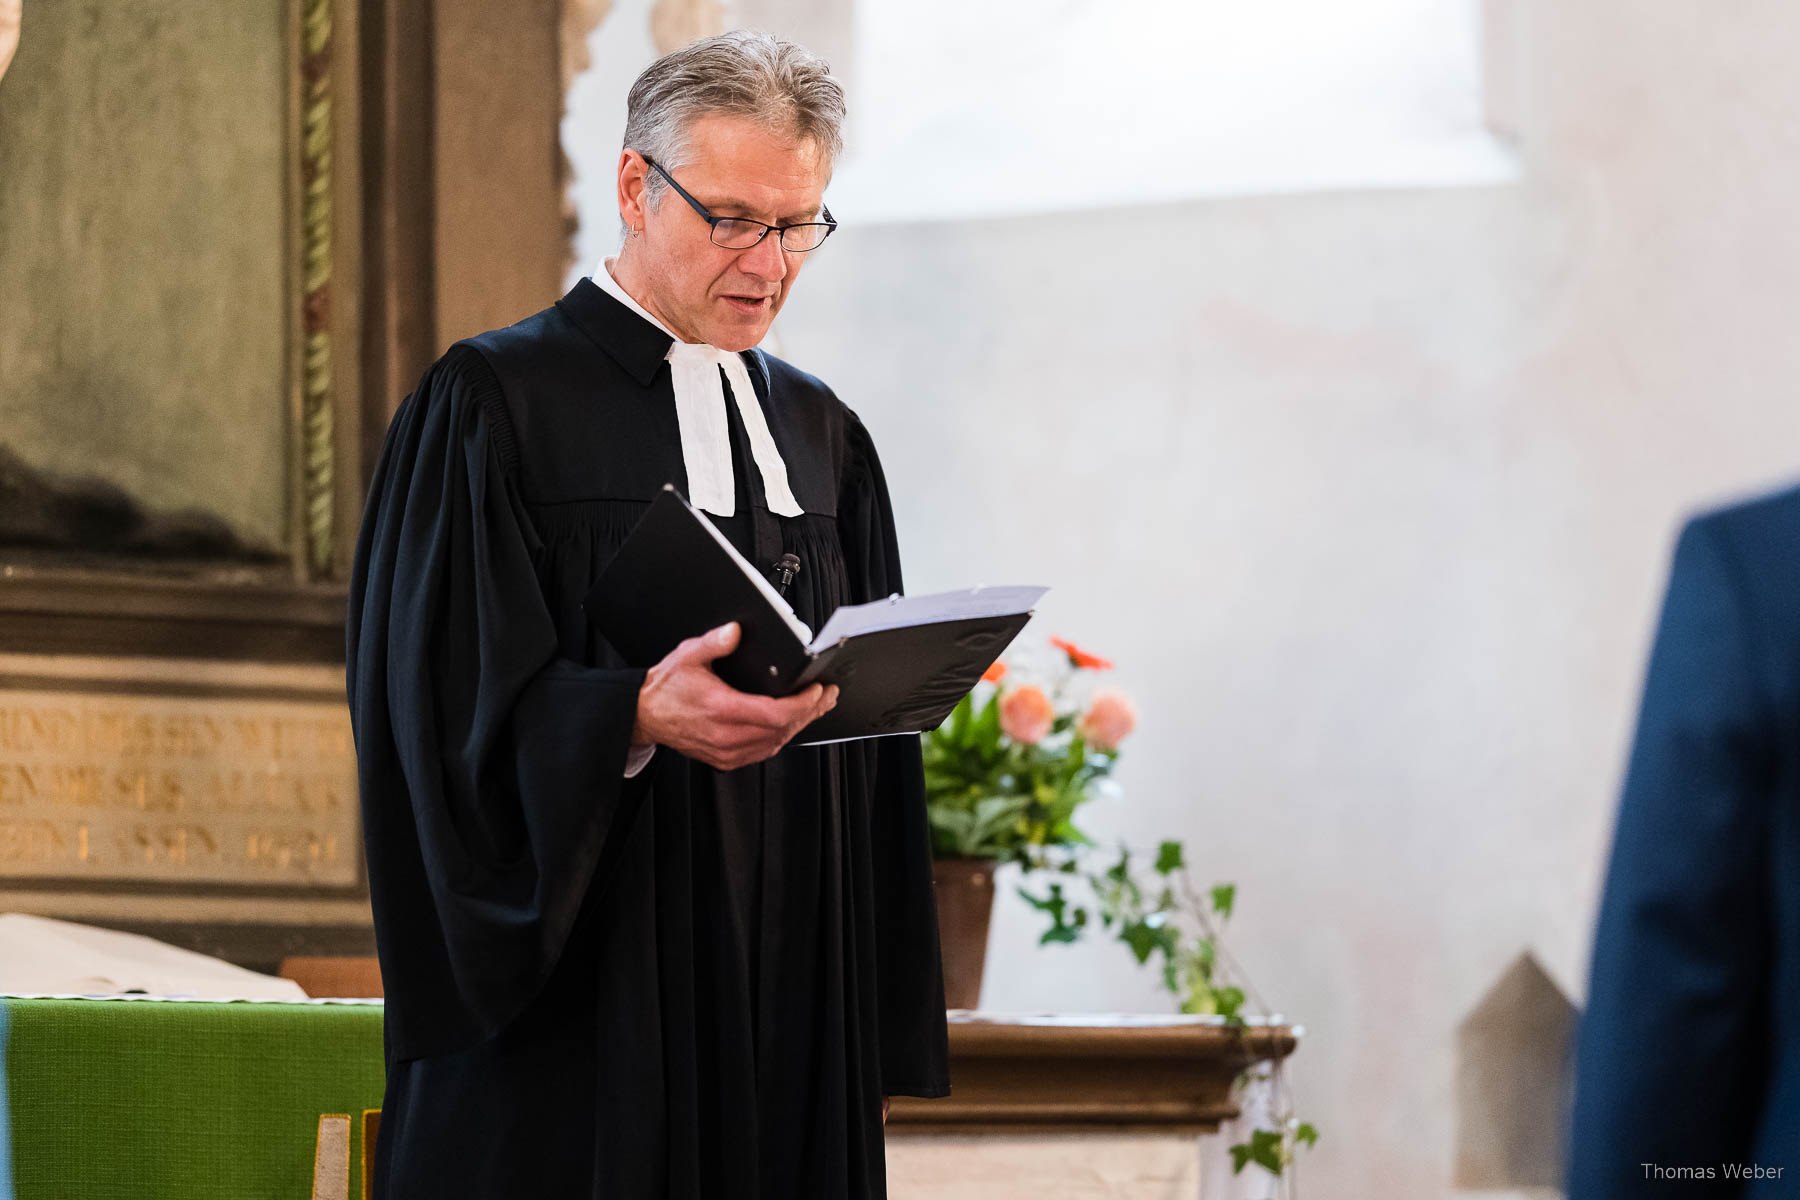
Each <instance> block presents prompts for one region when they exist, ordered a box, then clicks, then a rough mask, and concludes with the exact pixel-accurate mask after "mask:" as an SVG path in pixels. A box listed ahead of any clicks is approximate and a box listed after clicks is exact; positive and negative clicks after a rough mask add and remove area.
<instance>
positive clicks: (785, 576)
mask: <svg viewBox="0 0 1800 1200" xmlns="http://www.w3.org/2000/svg"><path fill="white" fill-rule="evenodd" d="M771 569H772V570H773V571H775V572H776V579H775V590H776V591H777V592H779V593H781V594H782V595H783V596H785V595H787V585H788V584H790V583H792V582H793V581H794V576H796V575H798V574H799V573H800V556H799V555H798V554H784V555H782V556H781V557H780V558H778V559H776V560H775V563H774V566H773V567H772V568H771Z"/></svg>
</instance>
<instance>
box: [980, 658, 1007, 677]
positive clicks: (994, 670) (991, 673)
mask: <svg viewBox="0 0 1800 1200" xmlns="http://www.w3.org/2000/svg"><path fill="white" fill-rule="evenodd" d="M1004 674H1006V664H1005V663H1003V662H1001V661H999V660H998V659H995V660H994V664H993V666H991V667H989V668H988V669H987V670H985V671H983V672H982V673H981V678H982V681H983V682H984V683H999V682H1000V677H1001V676H1002V675H1004Z"/></svg>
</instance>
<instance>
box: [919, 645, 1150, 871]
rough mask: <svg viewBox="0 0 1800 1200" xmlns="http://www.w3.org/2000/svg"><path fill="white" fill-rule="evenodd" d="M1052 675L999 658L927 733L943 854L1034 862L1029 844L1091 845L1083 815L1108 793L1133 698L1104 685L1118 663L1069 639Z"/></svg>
mask: <svg viewBox="0 0 1800 1200" xmlns="http://www.w3.org/2000/svg"><path fill="white" fill-rule="evenodd" d="M1050 644H1051V645H1052V646H1053V647H1055V648H1056V650H1057V652H1058V653H1057V654H1056V656H1055V658H1054V660H1053V664H1052V666H1051V667H1050V669H1049V670H1048V671H1047V672H1043V673H1041V674H1042V675H1044V676H1045V677H1043V678H1038V679H1029V678H1026V676H1028V675H1030V674H1032V673H1031V672H1028V671H1023V670H1018V669H1015V668H1013V667H1010V666H1008V665H1007V663H1005V662H1004V661H1002V662H997V663H995V664H994V665H993V666H992V667H990V668H988V671H987V673H986V674H985V675H983V676H982V682H981V683H980V684H978V685H977V686H976V688H975V690H974V691H972V692H970V693H969V695H967V696H965V697H963V699H962V702H961V703H959V704H958V705H957V706H956V708H955V710H953V711H952V712H951V714H950V716H949V718H948V719H947V720H945V722H944V723H943V724H942V725H940V726H939V727H938V728H937V729H935V730H932V731H931V732H930V733H927V734H925V735H923V742H922V749H923V753H924V758H925V798H926V811H927V813H928V815H929V817H930V821H931V836H932V843H933V847H932V848H933V853H934V854H935V855H936V856H937V857H938V858H964V859H969V858H977V859H979V858H985V859H994V860H1011V861H1017V862H1019V863H1021V864H1022V865H1023V864H1028V863H1029V861H1030V848H1032V847H1044V846H1073V845H1091V844H1092V839H1090V838H1089V837H1088V836H1087V835H1086V834H1085V833H1083V832H1082V831H1081V830H1080V829H1079V828H1078V827H1077V826H1076V825H1075V822H1074V817H1075V812H1076V810H1077V809H1078V808H1080V807H1081V805H1082V804H1084V803H1086V802H1087V801H1089V800H1091V799H1093V798H1094V797H1095V796H1096V795H1098V794H1100V792H1101V790H1102V789H1103V785H1104V783H1105V781H1106V779H1107V777H1108V776H1109V775H1111V773H1112V769H1113V764H1114V763H1115V762H1117V760H1118V756H1119V743H1120V742H1122V741H1123V740H1124V739H1125V737H1126V736H1127V735H1128V734H1130V733H1131V731H1132V729H1133V728H1134V727H1135V726H1136V724H1137V709H1136V707H1135V706H1134V705H1133V703H1132V701H1131V697H1130V696H1128V695H1126V694H1125V693H1124V692H1122V691H1119V690H1118V689H1116V688H1095V687H1093V686H1092V682H1091V680H1092V676H1093V675H1094V674H1096V673H1098V672H1101V671H1106V670H1110V669H1111V667H1112V663H1110V662H1108V661H1107V660H1106V659H1104V658H1101V657H1100V656H1099V655H1097V654H1090V653H1088V652H1087V651H1085V650H1083V649H1081V648H1080V647H1079V646H1076V645H1075V644H1074V643H1073V642H1070V641H1067V640H1065V639H1063V638H1051V639H1050Z"/></svg>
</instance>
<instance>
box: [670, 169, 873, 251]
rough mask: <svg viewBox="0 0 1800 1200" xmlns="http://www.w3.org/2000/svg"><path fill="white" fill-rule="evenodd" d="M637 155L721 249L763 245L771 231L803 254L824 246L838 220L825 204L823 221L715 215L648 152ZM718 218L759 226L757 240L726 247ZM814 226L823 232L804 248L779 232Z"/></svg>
mask: <svg viewBox="0 0 1800 1200" xmlns="http://www.w3.org/2000/svg"><path fill="white" fill-rule="evenodd" d="M640 157H641V158H643V160H644V161H645V162H647V163H649V164H650V166H652V167H654V168H655V169H656V173H657V174H658V175H661V176H662V177H663V178H664V179H666V180H668V181H669V186H670V187H672V188H674V189H675V193H676V194H677V195H678V196H680V197H681V198H682V199H683V200H686V201H687V202H688V207H690V208H692V209H693V210H694V211H695V212H697V213H699V214H700V219H701V220H702V221H705V222H706V224H707V226H708V228H709V230H710V232H709V233H708V235H707V236H708V237H710V238H711V239H712V244H713V245H715V246H718V247H719V249H721V250H748V249H750V248H751V246H760V245H762V240H763V239H764V238H766V237H768V236H769V234H770V233H771V232H773V233H774V234H775V236H776V240H777V241H778V242H779V243H780V245H781V248H782V249H783V250H785V251H787V252H788V253H789V254H805V253H807V251H810V250H817V249H818V248H819V247H820V246H823V245H824V244H825V239H826V238H828V237H830V236H831V235H832V234H833V233H834V232H835V231H836V230H837V227H838V223H837V222H836V221H835V220H833V219H832V216H831V210H830V209H829V208H827V207H825V206H824V205H820V206H819V213H820V215H821V216H823V217H824V218H825V219H824V220H823V221H795V222H794V223H793V224H792V225H771V224H769V223H768V222H767V221H758V220H756V219H755V218H754V217H715V216H713V215H712V214H711V213H709V212H707V211H706V206H705V205H704V204H702V203H700V202H699V201H698V200H696V199H694V198H693V197H692V196H690V195H688V190H687V189H686V188H684V187H682V186H681V185H680V184H679V183H676V182H675V177H674V176H673V175H671V174H669V173H668V172H667V171H666V170H664V169H663V166H662V164H661V163H659V162H657V161H656V160H655V159H653V158H651V157H650V156H649V155H648V154H642V155H640ZM720 221H742V222H744V223H745V224H748V225H761V226H762V232H761V233H759V234H757V235H756V240H755V241H754V242H751V243H750V245H749V246H727V245H724V244H723V243H722V242H720V241H719V240H718V232H719V222H720ZM814 225H822V226H824V227H825V232H824V233H823V234H822V235H820V237H819V240H818V241H817V242H815V243H813V244H812V245H810V246H808V247H807V248H806V249H805V250H796V249H794V248H793V247H792V246H789V245H788V244H787V241H786V239H785V238H784V237H782V235H783V234H784V233H786V232H787V231H788V230H790V229H806V228H809V227H811V226H814Z"/></svg>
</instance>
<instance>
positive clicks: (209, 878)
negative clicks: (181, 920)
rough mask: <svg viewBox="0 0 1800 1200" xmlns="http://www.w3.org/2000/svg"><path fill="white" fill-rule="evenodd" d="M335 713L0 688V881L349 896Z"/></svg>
mask: <svg viewBox="0 0 1800 1200" xmlns="http://www.w3.org/2000/svg"><path fill="white" fill-rule="evenodd" d="M356 795H357V792H356V749H355V744H354V742H353V741H352V738H351V732H350V714H349V712H348V710H346V709H345V708H344V706H343V705H342V703H341V702H340V703H332V702H329V701H313V700H264V699H244V698H239V697H232V696H220V697H209V698H205V699H193V698H187V697H175V696H156V695H139V694H134V693H128V694H107V693H81V692H51V691H30V690H19V689H0V876H5V877H11V878H15V879H21V878H22V879H96V880H98V879H107V880H166V881H171V882H182V883H259V884H286V885H293V884H303V885H326V886H346V887H347V886H353V885H354V884H355V883H356V882H357V880H358V875H359V851H360V847H361V844H362V826H361V819H360V815H359V813H358V810H357V804H356Z"/></svg>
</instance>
